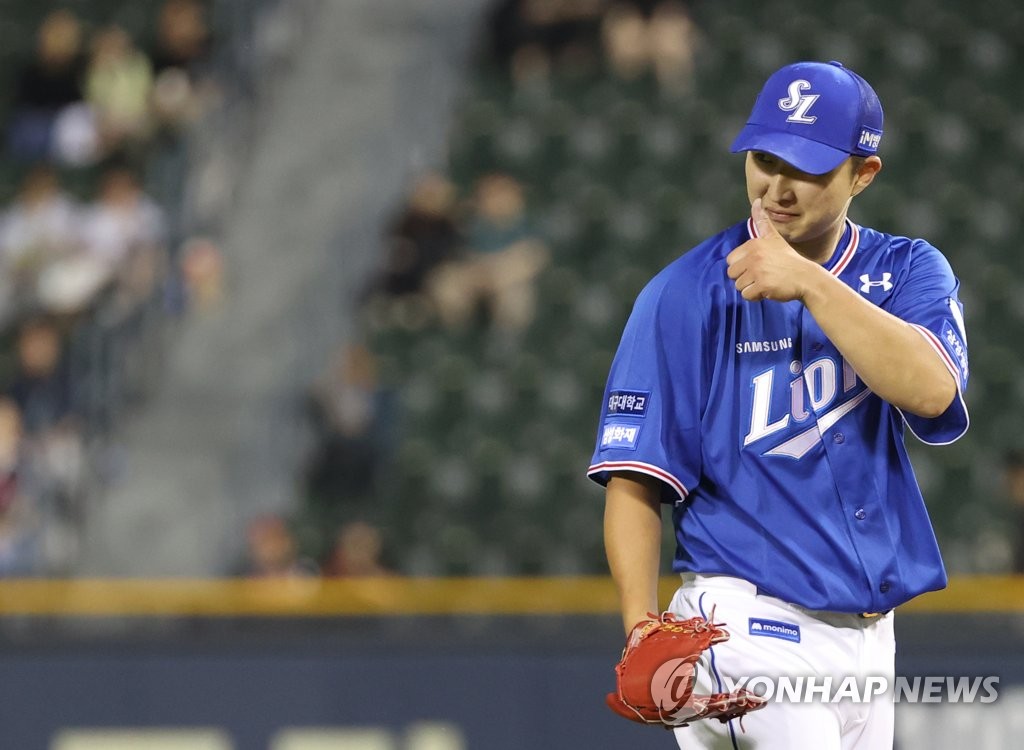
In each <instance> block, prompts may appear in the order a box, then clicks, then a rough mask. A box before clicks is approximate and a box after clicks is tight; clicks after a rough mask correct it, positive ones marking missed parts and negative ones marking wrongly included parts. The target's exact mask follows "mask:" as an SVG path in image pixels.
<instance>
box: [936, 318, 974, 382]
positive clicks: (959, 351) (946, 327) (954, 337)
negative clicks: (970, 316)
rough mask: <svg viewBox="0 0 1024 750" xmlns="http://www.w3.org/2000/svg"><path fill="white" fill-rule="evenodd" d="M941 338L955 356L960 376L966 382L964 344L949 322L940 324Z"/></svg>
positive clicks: (965, 350) (966, 366) (965, 349)
mask: <svg viewBox="0 0 1024 750" xmlns="http://www.w3.org/2000/svg"><path fill="white" fill-rule="evenodd" d="M942 338H943V339H945V341H946V344H948V345H949V348H950V349H952V350H953V354H955V355H956V361H957V363H958V364H959V365H960V374H961V375H962V376H963V379H964V380H965V381H966V380H967V375H968V372H967V368H968V364H967V347H966V346H964V342H963V341H962V340H961V339H960V334H958V333H957V332H956V329H955V328H953V326H951V325H950V324H949V321H948V320H947V321H944V322H943V323H942Z"/></svg>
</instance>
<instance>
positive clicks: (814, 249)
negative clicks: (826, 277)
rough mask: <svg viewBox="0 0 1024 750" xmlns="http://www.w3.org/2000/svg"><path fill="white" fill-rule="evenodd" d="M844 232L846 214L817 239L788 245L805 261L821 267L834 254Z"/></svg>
mask: <svg viewBox="0 0 1024 750" xmlns="http://www.w3.org/2000/svg"><path fill="white" fill-rule="evenodd" d="M845 231H846V214H845V213H844V214H843V215H842V216H841V217H840V218H839V220H838V221H837V222H836V223H835V224H833V225H832V226H831V227H829V230H828V231H827V232H825V233H824V234H822V235H820V236H819V237H815V238H814V239H812V240H807V241H806V242H791V243H790V245H792V247H793V249H794V250H796V251H797V252H798V253H800V254H801V255H802V256H804V257H805V258H807V260H813V261H814V262H815V263H818V264H819V265H822V266H823V265H825V264H826V263H828V261H829V259H830V258H831V257H832V256H833V255H834V254H835V251H836V248H837V247H838V246H839V241H840V240H841V239H842V238H843V233H844V232H845Z"/></svg>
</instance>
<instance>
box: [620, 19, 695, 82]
mask: <svg viewBox="0 0 1024 750" xmlns="http://www.w3.org/2000/svg"><path fill="white" fill-rule="evenodd" d="M602 40H603V42H604V50H605V57H606V59H607V61H608V65H609V67H610V68H611V70H612V72H613V73H614V74H615V75H616V76H617V77H619V78H620V79H623V80H626V81H632V80H636V79H638V78H640V77H641V76H644V75H646V74H648V73H653V74H654V76H655V78H656V80H657V82H658V85H659V86H660V88H661V91H662V93H664V94H668V95H678V94H682V93H685V92H687V91H689V89H690V86H691V83H692V79H693V70H694V55H695V51H696V46H697V43H698V36H697V27H696V25H695V24H694V23H693V20H692V18H691V17H690V14H689V12H688V11H687V9H686V5H684V4H683V3H682V2H679V1H678V0H663V1H662V2H658V3H656V4H654V5H653V7H652V8H650V10H649V12H647V13H645V12H644V8H642V7H641V6H640V5H638V4H637V3H627V2H619V3H616V4H615V5H614V6H613V7H612V8H611V9H610V10H609V11H608V13H607V14H606V15H605V17H604V23H603V25H602Z"/></svg>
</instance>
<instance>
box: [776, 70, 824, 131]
mask: <svg viewBox="0 0 1024 750" xmlns="http://www.w3.org/2000/svg"><path fill="white" fill-rule="evenodd" d="M810 87H811V84H810V83H809V82H808V81H804V80H802V79H801V80H799V81H793V82H792V83H791V84H789V96H787V97H784V98H782V99H779V109H781V110H782V111H783V112H792V113H793V114H791V115H790V116H789V117H787V118H786V122H798V123H802V124H804V125H810V124H811V123H813V122H815V121H816V120H817V119H818V118H817V116H816V115H808V114H807V111H808V110H809V109H810V108H811V107H812V106H814V103H815V102H816V101H818V96H819V94H802V93H800V92H802V91H807V89H809V88H810Z"/></svg>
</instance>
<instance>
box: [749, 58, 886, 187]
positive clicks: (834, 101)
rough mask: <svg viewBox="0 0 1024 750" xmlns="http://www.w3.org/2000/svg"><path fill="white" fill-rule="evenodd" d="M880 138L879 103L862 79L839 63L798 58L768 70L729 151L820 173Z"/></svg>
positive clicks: (872, 148)
mask: <svg viewBox="0 0 1024 750" xmlns="http://www.w3.org/2000/svg"><path fill="white" fill-rule="evenodd" d="M881 139H882V104H881V102H879V101H878V95H877V94H875V91H874V89H872V88H871V86H870V85H869V84H868V82H867V81H865V80H864V79H863V78H861V77H860V76H859V75H857V74H856V73H854V72H853V71H852V70H850V69H849V68H845V67H843V64H842V63H838V62H834V61H833V62H829V63H820V62H799V63H794V64H792V65H787V66H786V67H784V68H781V69H779V70H777V71H775V72H774V73H772V75H771V77H770V78H769V79H768V81H767V82H766V83H765V85H764V88H763V89H761V93H760V94H758V96H757V101H756V102H754V109H753V111H752V112H751V113H750V117H749V118H748V119H747V124H746V126H745V127H744V128H743V130H741V131H740V134H739V135H738V136H736V140H735V141H733V144H732V152H733V153H734V154H735V153H738V152H740V151H764V152H765V153H768V154H772V155H773V156H777V157H778V158H780V159H782V160H783V161H786V162H789V163H790V164H792V165H793V166H794V167H796V168H797V169H799V170H801V171H802V172H807V173H808V174H825V173H826V172H830V171H831V170H833V169H835V168H836V167H838V166H839V165H840V164H841V163H842V162H843V160H844V159H846V158H848V157H850V156H852V155H853V156H870V155H872V154H874V153H875V152H876V151H878V144H879V142H880V141H881Z"/></svg>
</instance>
